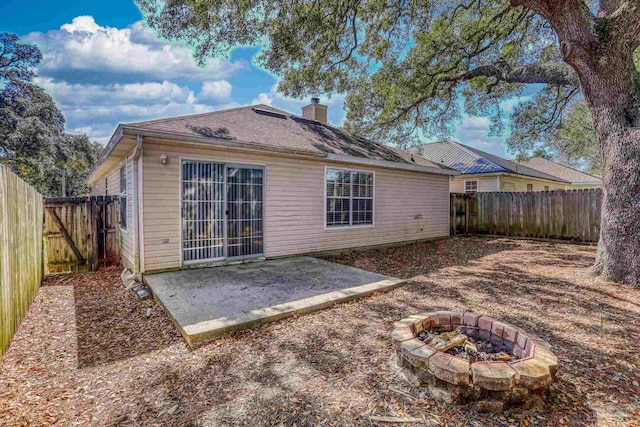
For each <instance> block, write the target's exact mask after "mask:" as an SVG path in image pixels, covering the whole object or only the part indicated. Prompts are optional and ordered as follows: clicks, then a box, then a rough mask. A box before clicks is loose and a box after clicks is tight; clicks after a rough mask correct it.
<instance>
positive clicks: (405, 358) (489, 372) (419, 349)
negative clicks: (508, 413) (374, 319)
mask: <svg viewBox="0 0 640 427" xmlns="http://www.w3.org/2000/svg"><path fill="white" fill-rule="evenodd" d="M391 339H392V342H393V347H394V349H395V351H396V362H397V363H398V365H399V366H400V367H401V368H402V369H403V371H404V372H405V374H406V375H407V376H408V377H410V378H413V379H415V380H416V381H417V382H418V383H419V384H420V385H422V386H427V387H428V388H429V391H430V392H431V394H432V395H433V396H434V397H436V398H438V399H441V400H444V401H446V402H448V403H459V404H463V403H469V402H476V405H477V407H478V409H479V410H481V411H491V412H496V411H502V410H503V409H505V408H506V407H507V406H510V405H523V406H525V407H527V406H531V405H532V404H533V403H534V402H535V401H536V400H537V399H539V398H540V396H542V395H543V394H544V393H545V392H546V391H547V390H548V389H549V386H550V385H551V380H552V378H553V376H554V375H555V373H556V371H557V367H558V358H557V357H556V356H555V355H554V354H553V353H552V352H551V350H550V349H551V346H550V345H549V343H547V342H546V341H544V340H543V339H541V338H539V337H537V336H535V335H533V334H530V333H528V332H526V331H523V330H522V329H520V328H517V327H515V326H511V325H509V324H507V323H504V322H501V321H499V320H496V319H493V318H491V317H489V316H483V315H481V314H477V313H473V312H464V313H463V312H458V311H437V312H432V313H423V314H418V315H414V316H411V317H408V318H406V319H402V320H400V321H399V322H395V324H394V329H393V332H392V333H391Z"/></svg>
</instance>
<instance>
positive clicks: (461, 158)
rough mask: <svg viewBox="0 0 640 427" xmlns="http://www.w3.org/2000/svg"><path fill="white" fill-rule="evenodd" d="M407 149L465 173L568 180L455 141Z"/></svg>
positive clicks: (559, 180)
mask: <svg viewBox="0 0 640 427" xmlns="http://www.w3.org/2000/svg"><path fill="white" fill-rule="evenodd" d="M407 151H409V152H411V153H414V154H415V155H417V156H421V157H424V158H426V159H428V160H430V161H432V162H437V163H440V164H443V165H445V166H448V167H450V168H453V169H455V170H457V171H460V173H462V174H463V175H465V174H481V173H484V174H490V173H512V174H517V175H524V176H530V177H534V178H540V179H546V180H550V181H558V182H569V181H566V180H564V179H563V178H560V177H557V176H553V175H550V174H547V173H544V172H541V171H538V170H536V169H532V168H529V167H527V166H525V165H521V164H519V163H517V162H514V161H512V160H507V159H503V158H501V157H498V156H494V155H493V154H489V153H485V152H484V151H481V150H478V149H476V148H473V147H469V146H467V145H464V144H461V143H459V142H457V141H452V140H445V141H439V142H433V143H430V144H422V145H417V146H415V147H411V148H409V149H408V150H407Z"/></svg>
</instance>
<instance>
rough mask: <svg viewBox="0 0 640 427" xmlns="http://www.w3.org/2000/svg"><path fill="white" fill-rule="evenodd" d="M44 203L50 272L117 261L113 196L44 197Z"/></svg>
mask: <svg viewBox="0 0 640 427" xmlns="http://www.w3.org/2000/svg"><path fill="white" fill-rule="evenodd" d="M44 205H45V210H46V215H45V220H44V235H45V236H46V238H47V268H48V271H49V272H50V273H59V272H67V271H77V270H96V269H98V268H99V267H102V266H106V265H112V264H118V263H119V259H120V257H119V253H120V242H119V239H120V237H119V235H118V218H119V217H118V215H119V211H120V207H119V201H118V197H117V196H92V197H64V198H47V199H45V202H44Z"/></svg>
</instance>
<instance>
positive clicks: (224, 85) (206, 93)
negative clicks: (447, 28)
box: [198, 80, 231, 102]
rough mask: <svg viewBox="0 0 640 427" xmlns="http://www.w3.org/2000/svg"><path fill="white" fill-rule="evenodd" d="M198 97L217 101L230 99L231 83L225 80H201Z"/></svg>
mask: <svg viewBox="0 0 640 427" xmlns="http://www.w3.org/2000/svg"><path fill="white" fill-rule="evenodd" d="M198 99H200V100H210V101H218V102H220V101H227V100H229V99H231V83H229V82H228V81H226V80H218V81H213V82H203V83H202V90H201V91H200V95H199V96H198Z"/></svg>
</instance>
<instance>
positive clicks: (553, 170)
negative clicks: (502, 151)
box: [518, 157, 602, 184]
mask: <svg viewBox="0 0 640 427" xmlns="http://www.w3.org/2000/svg"><path fill="white" fill-rule="evenodd" d="M518 163H520V164H521V165H524V166H527V167H530V168H532V169H536V170H539V171H540V172H544V173H547V174H549V175H553V176H557V177H558V178H562V179H564V180H567V181H569V182H572V183H574V184H578V183H580V184H602V179H600V177H598V176H595V175H590V174H588V173H585V172H581V171H579V170H577V169H573V168H570V167H568V166H565V165H561V164H560V163H556V162H554V161H551V160H547V159H545V158H543V157H532V158H530V159H528V160H523V161H521V162H518Z"/></svg>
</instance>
